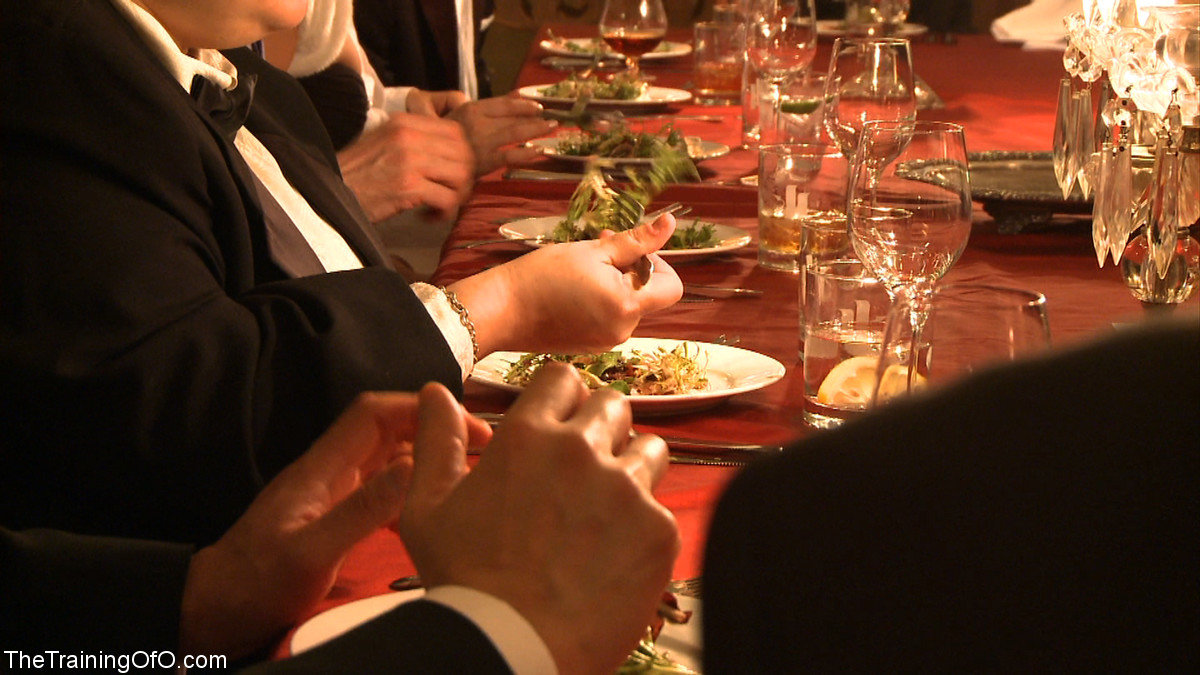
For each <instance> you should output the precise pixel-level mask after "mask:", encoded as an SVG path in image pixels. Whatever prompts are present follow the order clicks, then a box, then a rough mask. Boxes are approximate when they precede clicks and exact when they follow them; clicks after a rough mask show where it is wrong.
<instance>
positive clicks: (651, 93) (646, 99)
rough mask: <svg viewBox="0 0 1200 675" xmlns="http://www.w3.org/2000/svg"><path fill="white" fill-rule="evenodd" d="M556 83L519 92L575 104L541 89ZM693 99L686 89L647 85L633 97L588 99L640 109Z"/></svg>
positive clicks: (559, 103)
mask: <svg viewBox="0 0 1200 675" xmlns="http://www.w3.org/2000/svg"><path fill="white" fill-rule="evenodd" d="M552 84H554V83H553V82H551V83H548V84H531V85H528V86H525V87H521V88H520V89H518V90H517V94H519V95H521V96H523V97H525V98H528V99H531V100H534V101H537V102H538V103H541V104H542V105H548V106H553V107H561V108H569V107H571V106H573V105H575V99H574V98H573V97H565V96H544V95H543V94H541V93H540V92H541V90H543V89H545V88H546V87H549V86H551V85H552ZM690 100H692V92H690V91H686V90H684V89H672V88H670V87H646V91H644V92H642V94H641V95H640V96H638V97H637V98H633V99H628V100H622V99H616V98H593V99H591V100H590V101H588V107H589V108H608V109H614V108H622V109H627V110H638V109H645V108H660V107H662V106H667V105H671V104H674V103H687V102H688V101H690Z"/></svg>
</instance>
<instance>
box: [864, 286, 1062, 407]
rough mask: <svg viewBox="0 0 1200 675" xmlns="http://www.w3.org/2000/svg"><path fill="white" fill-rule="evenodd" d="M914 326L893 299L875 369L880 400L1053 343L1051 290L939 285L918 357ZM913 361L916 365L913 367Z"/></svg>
mask: <svg viewBox="0 0 1200 675" xmlns="http://www.w3.org/2000/svg"><path fill="white" fill-rule="evenodd" d="M911 331H912V326H911V324H910V323H909V321H908V320H907V317H906V316H905V311H904V308H902V307H898V306H896V305H893V307H892V311H891V312H890V313H889V316H888V322H887V326H886V328H885V329H884V334H883V344H882V346H881V349H880V357H879V363H878V364H877V367H876V371H875V387H874V396H873V397H872V399H873V402H874V404H876V405H878V404H882V403H886V402H887V401H888V400H889V399H892V398H894V397H896V396H899V395H903V394H906V393H915V392H917V391H920V390H923V389H929V388H932V387H942V386H945V385H946V384H949V383H951V382H954V381H956V380H958V379H960V378H962V377H964V376H967V375H970V374H971V373H974V372H978V371H980V370H983V369H986V368H990V367H993V366H996V365H999V364H1002V363H1006V362H1009V361H1013V360H1016V359H1018V358H1022V357H1026V356H1030V355H1033V354H1036V353H1037V352H1039V351H1042V350H1044V349H1046V348H1047V347H1049V346H1050V322H1049V320H1048V318H1047V315H1046V296H1044V295H1042V294H1041V293H1037V292H1035V291H1030V290H1026V289H1022V288H1014V287H1009V286H998V285H992V284H980V283H963V284H946V285H939V286H938V288H937V291H936V292H935V293H934V294H933V298H932V300H931V301H930V305H929V318H928V319H927V320H926V322H925V326H924V329H923V332H922V336H921V340H920V343H919V346H918V348H917V349H918V354H917V358H916V359H915V360H914V359H910V358H909V354H910V351H909V350H910V348H911V346H910V345H911V344H912V335H911ZM913 362H915V368H910V364H911V363H913Z"/></svg>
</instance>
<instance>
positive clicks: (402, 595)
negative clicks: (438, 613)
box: [289, 588, 703, 671]
mask: <svg viewBox="0 0 1200 675" xmlns="http://www.w3.org/2000/svg"><path fill="white" fill-rule="evenodd" d="M423 595H425V590H424V589H421V588H418V589H416V590H412V591H400V592H398V593H387V594H385V595H376V596H374V597H371V598H363V599H362V600H355V601H354V602H348V603H346V604H344V605H341V606H339V607H334V608H333V609H329V610H326V611H324V612H321V613H320V614H318V615H316V616H314V617H313V618H311V619H309V620H308V621H305V622H304V623H303V624H301V626H300V627H299V628H297V629H296V632H295V633H293V634H292V642H291V644H290V645H289V648H290V649H291V652H292V656H295V655H297V654H300V653H302V652H305V651H308V650H309V649H312V648H313V647H316V646H318V645H321V644H324V643H326V642H328V641H329V640H332V639H334V638H335V637H338V636H339V635H341V634H342V633H345V632H347V631H349V630H350V629H352V628H357V627H358V626H361V625H362V624H364V623H366V622H368V621H370V620H371V619H374V618H375V617H377V616H379V615H381V614H383V613H384V612H386V611H388V610H390V609H392V608H393V607H398V606H399V605H401V604H403V603H405V602H409V601H412V600H416V599H417V598H420V597H421V596H423ZM675 597H676V599H677V600H678V601H679V609H681V610H683V611H685V612H686V611H690V612H692V618H691V619H690V620H689V621H688V622H687V623H685V624H682V625H680V624H672V623H668V624H666V625H664V626H663V629H662V632H661V633H659V635H658V641H657V644H658V649H659V651H665V652H668V653H669V655H670V657H671V658H672V659H673V660H675V661H676V662H678V663H680V664H682V665H684V666H687V667H688V668H691V669H692V670H695V671H699V670H700V665H701V664H700V661H701V654H700V645H701V636H702V635H703V632H702V631H701V627H700V601H699V600H698V599H696V598H691V597H688V596H685V595H676V596H675ZM396 639H398V640H403V639H404V636H403V635H397V636H396ZM445 648H447V649H451V648H453V647H452V645H445Z"/></svg>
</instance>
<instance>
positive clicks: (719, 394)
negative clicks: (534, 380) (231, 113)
mask: <svg viewBox="0 0 1200 675" xmlns="http://www.w3.org/2000/svg"><path fill="white" fill-rule="evenodd" d="M684 342H690V343H692V344H694V345H699V346H701V347H703V348H705V350H706V351H707V350H709V349H714V350H715V351H716V352H725V353H727V354H732V353H740V354H742V355H744V356H745V355H749V356H750V358H753V359H754V360H756V361H761V362H762V364H763V366H764V371H763V379H762V381H756V382H754V383H751V384H747V385H742V386H739V387H730V388H728V389H721V390H718V391H702V392H693V393H690V394H663V395H658V396H655V395H650V394H626V395H625V398H626V400H628V401H629V404H630V405H631V406H647V407H674V406H677V405H681V404H682V405H686V404H689V403H697V404H701V403H705V402H708V401H713V400H721V399H726V398H731V397H733V396H737V395H738V394H745V393H747V392H751V391H758V390H759V389H763V388H765V387H768V386H770V385H772V384H775V383H776V382H778V381H780V380H781V379H783V377H784V376H785V375H786V374H787V367H786V366H784V365H783V363H782V362H780V361H779V360H778V359H776V358H774V357H772V356H768V355H767V354H763V353H762V352H756V351H754V350H752V349H746V348H744V347H735V346H733V345H719V344H715V343H711V342H703V341H700V340H689V339H686V338H659V337H649V336H646V337H643V336H635V337H631V338H629V339H628V340H625V341H624V342H622V343H621V344H618V345H616V346H614V347H613V348H612V349H611V350H608V351H618V350H621V348H623V347H624V348H628V349H643V350H645V349H646V348H654V347H658V346H665V347H667V348H669V349H673V348H674V347H675V346H678V345H679V344H680V343H684ZM642 343H645V344H646V346H645V347H639V346H636V345H639V344H642ZM526 353H528V352H527V351H524V352H516V351H497V352H492V353H491V354H488V355H487V356H485V357H483V358H482V359H480V360H479V362H478V363H476V364H475V370H473V371H472V372H471V377H470V379H472V380H475V381H476V382H478V383H480V384H482V385H484V386H488V387H493V388H496V389H501V390H503V391H508V392H513V393H520V392H521V391H523V390H524V388H523V387H520V386H518V385H513V384H508V383H506V382H496V381H494V380H486V379H484V378H482V377H476V373H478V372H479V366H480V364H484V363H485V362H487V361H489V360H499V359H501V358H512V357H513V356H515V357H520V356H521V355H523V354H526ZM510 355H511V356H510ZM485 367H486V366H485ZM767 367H769V368H770V371H769V372H768V371H767V370H765V368H767Z"/></svg>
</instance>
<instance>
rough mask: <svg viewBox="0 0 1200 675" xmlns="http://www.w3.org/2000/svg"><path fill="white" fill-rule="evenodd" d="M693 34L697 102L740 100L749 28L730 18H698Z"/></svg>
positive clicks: (714, 102) (720, 102)
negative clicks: (711, 19) (704, 19)
mask: <svg viewBox="0 0 1200 675" xmlns="http://www.w3.org/2000/svg"><path fill="white" fill-rule="evenodd" d="M693 35H694V42H695V47H694V49H693V54H694V55H695V77H694V78H693V79H694V80H695V82H694V91H695V94H696V102H697V103H700V104H702V105H709V104H718V105H720V104H728V103H733V102H735V101H737V100H738V97H739V96H740V95H741V93H742V68H743V60H744V59H745V57H746V27H745V26H743V25H742V24H740V23H736V22H731V21H725V22H719V21H698V22H696V25H695V27H694V28H693Z"/></svg>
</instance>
